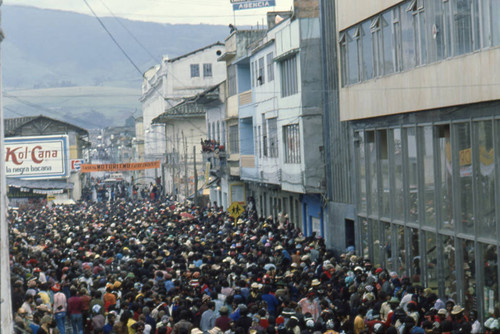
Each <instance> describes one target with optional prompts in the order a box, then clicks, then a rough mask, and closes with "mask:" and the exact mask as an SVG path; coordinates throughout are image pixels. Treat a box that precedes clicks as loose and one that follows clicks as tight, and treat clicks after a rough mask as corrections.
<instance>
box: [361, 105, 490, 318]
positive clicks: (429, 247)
mask: <svg viewBox="0 0 500 334" xmlns="http://www.w3.org/2000/svg"><path fill="white" fill-rule="evenodd" d="M499 110H500V102H498V101H494V102H488V103H481V104H476V105H468V106H461V107H460V108H454V109H450V110H431V111H425V112H418V113H412V114H408V115H404V116H402V115H397V116H391V117H386V118H384V119H383V121H378V120H375V119H374V120H370V121H367V120H360V121H357V122H352V126H353V130H354V135H355V138H356V141H355V143H356V146H355V147H356V151H355V152H356V153H355V159H356V166H357V168H356V174H357V175H356V181H357V188H356V189H357V196H356V201H357V202H356V206H357V215H358V224H359V225H358V231H359V238H360V239H359V247H357V248H358V249H359V253H360V255H363V256H364V257H368V258H370V260H371V261H372V262H373V263H374V264H380V265H382V266H384V267H386V268H387V269H388V270H396V271H397V272H398V274H399V275H405V276H408V277H410V279H411V281H412V283H413V284H416V285H421V286H424V287H429V288H431V289H432V290H433V291H434V292H436V293H437V294H438V295H439V296H440V297H442V298H445V297H448V298H453V299H454V300H455V301H456V302H457V303H460V304H461V305H463V306H465V307H467V308H469V309H470V308H476V309H477V310H478V311H479V313H480V316H481V317H484V316H488V314H489V312H490V311H491V310H492V309H494V308H495V307H497V306H498V302H499V300H500V298H499V297H500V296H499V294H500V291H499V288H498V270H499V268H498V247H500V240H498V231H500V196H499V194H500V182H499V181H498V175H499V174H498V173H500V169H497V168H496V166H497V164H496V162H497V161H500V160H499V159H500V154H499V153H498V149H496V148H498V147H500V135H499V134H500V113H498V111H499ZM497 208H498V209H497Z"/></svg>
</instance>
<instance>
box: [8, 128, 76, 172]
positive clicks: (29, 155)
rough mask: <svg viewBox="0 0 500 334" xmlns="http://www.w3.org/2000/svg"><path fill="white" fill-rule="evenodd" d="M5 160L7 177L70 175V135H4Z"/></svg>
mask: <svg viewBox="0 0 500 334" xmlns="http://www.w3.org/2000/svg"><path fill="white" fill-rule="evenodd" d="M4 159H5V168H6V175H7V177H17V178H23V179H47V178H61V177H67V176H68V136H66V135H61V136H37V137H10V138H5V152H4Z"/></svg>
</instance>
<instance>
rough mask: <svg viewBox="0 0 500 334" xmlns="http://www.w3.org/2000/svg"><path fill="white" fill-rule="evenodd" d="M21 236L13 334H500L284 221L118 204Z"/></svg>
mask: <svg viewBox="0 0 500 334" xmlns="http://www.w3.org/2000/svg"><path fill="white" fill-rule="evenodd" d="M183 213H189V214H190V215H187V214H183ZM191 215H192V216H194V219H192V218H191ZM183 217H188V219H185V218H183ZM10 232H11V233H10V252H11V275H12V305H13V311H14V321H15V333H37V334H44V333H62V334H65V333H117V334H125V333H126V334H133V333H137V334H139V333H150V334H156V333H158V334H163V333H167V334H222V333H227V334H313V333H314V334H316V333H318V334H323V333H324V334H334V333H355V334H359V333H404V334H407V333H485V332H490V333H499V327H500V326H499V324H498V320H497V317H498V314H492V315H490V316H491V317H490V318H488V320H487V321H486V322H484V323H480V322H479V321H478V319H477V313H476V312H475V310H464V309H463V308H462V307H461V306H460V305H458V304H456V303H455V302H454V301H453V300H451V299H445V298H439V297H438V296H437V295H436V292H435V291H432V290H431V289H428V288H426V289H424V288H422V287H420V286H415V285H412V283H411V282H410V280H409V278H407V277H401V276H399V275H398V274H397V273H395V272H389V271H387V270H386V269H384V268H380V267H376V266H373V265H372V264H371V263H370V262H369V261H368V260H366V259H362V258H360V257H358V256H356V255H355V253H354V252H353V250H348V251H346V252H345V253H342V254H335V253H334V252H333V251H330V250H329V249H327V247H326V246H325V243H324V240H323V239H322V238H320V237H317V236H315V235H312V236H309V237H304V236H303V235H302V233H301V232H300V231H299V230H298V229H297V228H296V226H295V225H294V224H292V222H290V221H289V220H288V219H287V217H286V216H283V215H281V216H280V217H279V218H278V219H272V218H271V217H268V218H263V217H258V216H257V214H256V213H255V211H253V210H249V212H245V213H244V214H243V216H242V217H240V218H239V219H238V220H237V221H234V220H232V219H231V218H229V217H228V215H227V214H226V213H225V212H224V211H223V210H222V209H221V208H219V207H216V206H211V207H210V206H208V207H203V208H200V207H195V206H193V205H191V204H189V203H178V202H174V201H170V200H167V199H164V200H162V201H157V202H147V201H145V202H142V201H141V202H139V201H135V202H132V201H126V200H120V201H115V202H108V203H77V204H76V205H72V206H55V207H52V208H49V207H45V208H43V209H41V210H20V211H18V212H11V214H10Z"/></svg>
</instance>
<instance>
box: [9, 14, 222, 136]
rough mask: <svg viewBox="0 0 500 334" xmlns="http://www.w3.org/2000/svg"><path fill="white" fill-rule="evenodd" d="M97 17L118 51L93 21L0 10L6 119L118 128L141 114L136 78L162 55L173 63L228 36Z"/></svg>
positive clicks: (205, 28) (215, 28)
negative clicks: (52, 120)
mask: <svg viewBox="0 0 500 334" xmlns="http://www.w3.org/2000/svg"><path fill="white" fill-rule="evenodd" d="M101 20H102V22H103V23H104V25H105V26H106V29H107V30H108V31H109V32H110V33H111V35H112V36H113V38H114V39H115V40H116V41H117V42H118V44H119V45H120V46H121V48H122V49H123V50H124V52H122V51H121V50H120V48H119V47H118V46H117V45H116V44H115V43H114V42H113V41H112V39H111V38H110V36H109V35H108V34H107V33H106V31H105V30H104V28H103V27H102V26H101V25H100V23H99V22H98V20H97V19H96V18H95V17H94V16H91V15H83V14H78V13H73V12H65V11H58V10H47V9H39V8H34V7H27V6H8V5H4V6H2V29H3V31H4V33H5V39H4V41H3V42H2V80H3V90H4V92H5V95H4V99H3V103H4V106H5V107H4V111H5V117H6V118H11V117H19V116H29V115H39V114H44V115H46V116H48V117H53V118H56V119H61V120H65V121H68V122H70V123H72V124H75V125H77V126H81V127H83V128H96V127H106V126H114V125H123V121H124V120H125V119H126V118H128V117H129V116H134V117H138V116H140V115H141V114H142V113H141V105H140V103H139V101H138V99H139V97H140V94H141V85H142V73H144V72H145V71H146V70H147V69H148V68H150V67H151V66H153V65H155V64H158V63H160V61H161V59H162V56H163V55H167V56H169V57H170V58H174V57H177V56H180V55H183V54H186V53H189V52H191V51H193V50H196V49H199V48H202V47H204V46H206V45H209V44H212V43H215V42H217V41H224V39H225V38H226V37H227V36H228V34H229V29H228V28H227V27H226V26H221V25H206V24H199V25H189V24H175V25H172V24H159V23H151V22H141V21H131V20H127V19H122V18H115V17H103V18H101ZM124 53H125V54H126V55H125V54H124ZM127 57H128V58H130V59H131V61H129V60H128V59H127Z"/></svg>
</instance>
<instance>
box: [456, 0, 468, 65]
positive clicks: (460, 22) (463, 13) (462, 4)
mask: <svg viewBox="0 0 500 334" xmlns="http://www.w3.org/2000/svg"><path fill="white" fill-rule="evenodd" d="M453 21H454V22H453V25H454V27H453V28H454V32H453V46H454V48H453V49H454V51H455V52H454V55H455V56H458V55H461V54H464V53H468V52H471V51H472V17H471V0H456V1H454V2H453Z"/></svg>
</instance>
